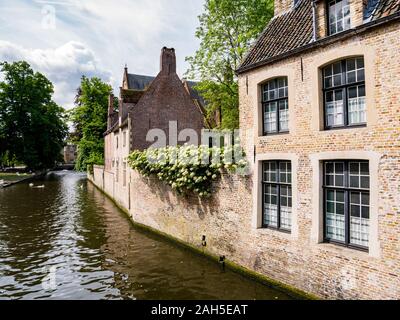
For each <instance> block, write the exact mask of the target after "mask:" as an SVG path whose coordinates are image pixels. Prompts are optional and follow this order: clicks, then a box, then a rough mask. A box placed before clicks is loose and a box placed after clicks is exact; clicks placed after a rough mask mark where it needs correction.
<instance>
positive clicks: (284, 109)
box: [262, 77, 289, 135]
mask: <svg viewBox="0 0 400 320" xmlns="http://www.w3.org/2000/svg"><path fill="white" fill-rule="evenodd" d="M262 106H263V134H264V135H269V134H274V133H286V132H289V102H288V81H287V78H286V77H282V78H277V79H274V80H271V81H269V82H267V83H266V84H264V85H263V87H262Z"/></svg>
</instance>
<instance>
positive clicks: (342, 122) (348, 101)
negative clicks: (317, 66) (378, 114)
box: [323, 57, 367, 129]
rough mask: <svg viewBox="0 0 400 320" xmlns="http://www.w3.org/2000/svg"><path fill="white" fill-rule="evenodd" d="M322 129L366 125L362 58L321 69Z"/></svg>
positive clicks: (346, 60) (343, 61)
mask: <svg viewBox="0 0 400 320" xmlns="http://www.w3.org/2000/svg"><path fill="white" fill-rule="evenodd" d="M323 82H324V83H323V88H324V90H323V91H324V109H325V129H333V128H343V127H351V126H360V125H365V124H366V122H367V112H366V109H367V108H366V100H365V99H366V98H365V69H364V58H363V57H357V58H351V59H345V60H342V61H338V62H335V63H333V64H330V65H328V66H326V67H325V68H324V69H323Z"/></svg>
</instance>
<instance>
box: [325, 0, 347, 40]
mask: <svg viewBox="0 0 400 320" xmlns="http://www.w3.org/2000/svg"><path fill="white" fill-rule="evenodd" d="M328 26H329V34H330V35H333V34H336V33H338V32H342V31H345V30H348V29H350V28H351V21H350V3H349V0H333V1H328Z"/></svg>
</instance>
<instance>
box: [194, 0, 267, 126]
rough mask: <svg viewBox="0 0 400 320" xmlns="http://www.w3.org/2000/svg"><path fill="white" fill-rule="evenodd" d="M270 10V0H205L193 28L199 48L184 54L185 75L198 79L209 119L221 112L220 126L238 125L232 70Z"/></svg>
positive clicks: (265, 22) (199, 89) (237, 103)
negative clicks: (201, 11) (186, 64)
mask: <svg viewBox="0 0 400 320" xmlns="http://www.w3.org/2000/svg"><path fill="white" fill-rule="evenodd" d="M273 12H274V1H273V0H206V3H205V6H204V13H203V14H202V15H200V16H199V22H200V26H199V27H198V28H197V31H196V37H197V38H198V39H199V40H200V48H199V49H198V50H197V52H196V53H195V54H194V55H193V56H192V57H188V58H186V60H187V61H188V62H189V63H190V69H189V70H188V71H187V74H186V75H187V76H188V77H189V78H192V79H198V80H200V83H199V84H198V86H197V87H196V89H197V90H198V91H199V92H201V94H202V96H203V97H204V98H205V100H206V101H207V104H208V110H207V112H208V117H209V120H211V121H210V122H211V123H213V122H214V121H213V120H214V118H215V114H216V113H220V114H221V116H222V119H221V120H222V122H221V123H220V124H219V128H220V129H237V128H238V126H239V94H238V83H237V77H236V75H235V70H237V68H238V67H239V65H240V63H241V61H242V60H243V58H244V56H245V54H246V52H247V50H248V49H249V47H250V44H251V43H252V42H253V41H254V40H255V39H256V38H257V37H258V36H259V34H260V33H261V32H262V30H263V29H264V28H265V26H266V25H267V23H268V21H269V20H270V19H271V18H272V16H273Z"/></svg>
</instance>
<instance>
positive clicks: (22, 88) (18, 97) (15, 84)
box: [0, 61, 68, 170]
mask: <svg viewBox="0 0 400 320" xmlns="http://www.w3.org/2000/svg"><path fill="white" fill-rule="evenodd" d="M0 67H1V73H2V77H3V79H4V80H3V81H1V82H0V167H1V166H9V165H15V164H22V165H26V166H27V167H28V169H32V170H36V169H43V168H53V167H54V165H55V164H56V162H57V161H60V160H62V156H61V150H62V148H63V146H64V139H65V136H66V134H67V131H68V127H67V124H66V115H65V111H64V109H63V108H62V107H60V106H58V105H57V104H56V103H55V102H54V101H53V99H52V96H53V93H54V88H53V84H52V83H51V82H50V81H49V80H48V79H47V78H46V77H45V76H44V75H43V74H41V73H39V72H34V71H33V70H32V68H31V66H30V65H29V64H28V63H27V62H25V61H19V62H14V63H8V62H3V63H0Z"/></svg>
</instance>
